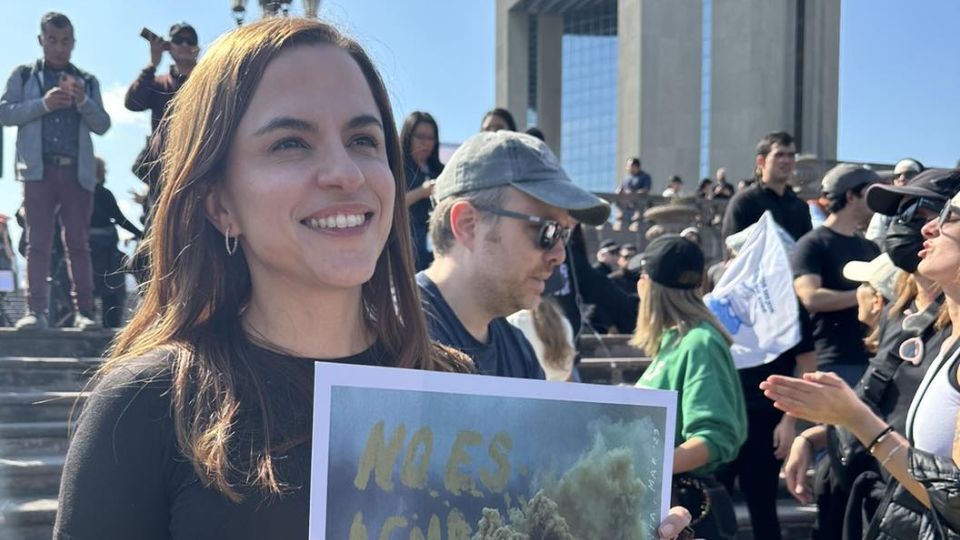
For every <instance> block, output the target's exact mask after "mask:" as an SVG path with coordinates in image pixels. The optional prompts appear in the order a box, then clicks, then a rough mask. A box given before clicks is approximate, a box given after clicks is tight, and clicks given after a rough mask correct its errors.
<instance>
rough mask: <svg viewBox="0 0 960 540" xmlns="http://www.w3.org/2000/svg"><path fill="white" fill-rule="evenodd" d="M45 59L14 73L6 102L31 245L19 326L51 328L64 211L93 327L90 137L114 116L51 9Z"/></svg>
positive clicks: (78, 320)
mask: <svg viewBox="0 0 960 540" xmlns="http://www.w3.org/2000/svg"><path fill="white" fill-rule="evenodd" d="M38 41H39V43H40V46H41V47H42V48H43V58H42V59H40V60H38V61H36V62H35V63H33V64H25V65H22V66H19V67H17V68H16V69H14V71H13V74H12V75H11V76H10V79H9V80H8V81H7V85H6V88H5V90H4V92H3V96H2V97H0V124H3V125H5V126H17V128H18V133H17V158H16V176H17V180H20V181H22V182H23V193H24V209H25V217H26V223H25V225H26V227H25V230H26V240H27V314H26V315H25V316H24V317H23V318H21V319H20V320H19V321H17V324H16V327H17V328H18V329H24V330H26V329H43V328H46V327H47V326H48V320H47V309H48V299H49V291H48V290H47V289H48V286H47V274H48V273H49V271H50V258H51V252H52V249H53V234H54V223H55V219H57V215H58V214H57V212H56V210H57V208H58V207H59V218H60V223H61V225H62V227H63V236H64V241H65V242H64V244H65V248H66V250H65V251H66V258H67V270H68V273H69V275H70V281H71V296H72V297H73V302H74V308H75V310H76V315H75V316H74V326H76V327H77V328H80V329H88V328H94V327H96V326H97V323H96V322H95V320H94V319H93V309H94V307H93V270H92V268H91V263H90V215H91V213H92V211H93V190H94V188H95V187H96V184H97V179H96V163H95V162H94V159H93V141H92V140H91V137H90V133H91V132H93V133H96V134H98V135H102V134H104V133H105V132H106V131H107V130H108V129H109V128H110V116H109V115H108V114H107V112H106V111H105V110H104V108H103V102H102V100H101V98H100V85H99V83H98V82H97V79H96V78H95V77H94V76H93V75H90V74H89V73H86V72H84V71H81V70H80V69H78V68H77V67H76V66H74V65H73V64H71V63H70V56H71V53H72V52H73V46H74V33H73V24H72V23H71V22H70V19H68V18H67V16H66V15H63V14H62V13H55V12H50V13H47V14H46V15H44V16H43V18H42V19H41V20H40V36H39V37H38Z"/></svg>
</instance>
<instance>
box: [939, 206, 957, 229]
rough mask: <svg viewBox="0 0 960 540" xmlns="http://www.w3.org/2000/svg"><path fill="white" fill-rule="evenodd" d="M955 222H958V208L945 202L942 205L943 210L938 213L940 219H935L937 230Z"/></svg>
mask: <svg viewBox="0 0 960 540" xmlns="http://www.w3.org/2000/svg"><path fill="white" fill-rule="evenodd" d="M955 221H960V207H957V206H954V205H952V204H950V203H949V202H947V203H946V204H944V205H943V210H941V211H940V217H938V218H937V228H938V229H940V228H943V226H944V225H946V224H947V223H953V222H955Z"/></svg>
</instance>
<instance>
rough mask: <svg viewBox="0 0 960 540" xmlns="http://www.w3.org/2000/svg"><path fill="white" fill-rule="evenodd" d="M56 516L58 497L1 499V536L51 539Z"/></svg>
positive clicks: (22, 538) (18, 539) (15, 538)
mask: <svg viewBox="0 0 960 540" xmlns="http://www.w3.org/2000/svg"><path fill="white" fill-rule="evenodd" d="M56 516H57V499H56V498H36V497H28V498H19V499H3V500H0V538H4V539H11V540H41V539H42V540H50V538H51V537H52V536H53V523H54V521H55V520H56Z"/></svg>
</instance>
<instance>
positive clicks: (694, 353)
mask: <svg viewBox="0 0 960 540" xmlns="http://www.w3.org/2000/svg"><path fill="white" fill-rule="evenodd" d="M637 264H638V265H639V270H640V280H639V281H638V282H637V293H638V294H639V296H640V310H639V315H638V317H637V327H636V331H635V333H634V335H633V339H632V340H631V344H632V345H634V346H636V347H640V348H642V349H643V350H644V351H645V352H646V353H647V354H648V355H650V356H653V363H652V364H650V367H648V368H647V370H646V371H645V372H644V374H643V376H642V377H640V380H639V381H638V382H637V386H638V387H646V388H657V389H661V390H674V391H676V392H677V399H678V407H677V425H676V436H675V450H674V454H673V474H674V477H673V478H674V482H673V489H674V497H675V498H678V497H679V498H680V499H681V500H684V502H687V503H691V504H688V505H687V507H688V508H690V509H691V511H692V512H693V514H694V528H695V530H696V533H697V537H698V538H706V539H708V540H712V539H727V538H733V536H734V535H735V534H736V529H737V525H736V517H735V516H734V513H733V504H732V502H731V501H730V497H729V495H728V494H727V493H726V491H725V490H724V488H723V486H722V485H721V484H720V483H718V482H717V481H716V480H715V479H714V478H713V476H711V473H712V472H713V471H714V470H716V469H717V467H719V466H720V465H722V464H724V463H727V462H730V461H733V459H734V458H736V457H737V452H738V450H739V449H740V445H741V444H743V441H744V440H746V437H747V413H746V407H745V405H744V399H743V389H742V388H741V387H740V378H739V377H738V376H737V370H736V368H735V367H734V364H733V358H732V357H731V355H730V345H731V344H732V343H733V339H732V338H731V337H730V335H729V334H728V333H727V332H726V330H724V328H723V325H721V324H720V322H718V321H717V319H716V318H715V317H714V316H713V314H712V313H711V312H710V310H709V309H708V308H707V307H706V306H705V305H704V303H703V298H702V296H701V292H700V285H701V284H702V283H703V276H704V268H705V266H704V256H703V252H702V251H701V250H700V248H699V247H698V246H697V245H696V244H694V243H693V242H691V241H689V240H687V239H685V238H682V237H680V236H679V235H664V236H661V237H659V238H657V239H656V240H654V241H653V242H651V243H650V244H649V245H648V246H647V249H646V251H644V253H643V254H642V255H640V256H638V259H637ZM705 495H706V496H705ZM698 510H700V511H699V512H698ZM698 513H699V514H700V515H698Z"/></svg>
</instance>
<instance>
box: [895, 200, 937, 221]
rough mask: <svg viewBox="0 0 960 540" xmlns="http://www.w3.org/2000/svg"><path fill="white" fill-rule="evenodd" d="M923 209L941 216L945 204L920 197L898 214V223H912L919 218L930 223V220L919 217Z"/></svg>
mask: <svg viewBox="0 0 960 540" xmlns="http://www.w3.org/2000/svg"><path fill="white" fill-rule="evenodd" d="M922 209H926V210H930V211H931V212H933V213H934V214H939V213H940V210H941V209H943V203H942V202H940V201H934V200H931V199H927V198H925V197H920V198H918V199H916V200H914V201H912V202H910V203H909V204H907V206H905V207H904V208H903V210H901V211H899V212H897V221H898V222H900V223H910V222H911V221H913V220H914V219H917V218H919V219H923V220H924V221H928V219H924V217H923V216H918V215H917V213H918V212H919V211H920V210H922Z"/></svg>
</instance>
